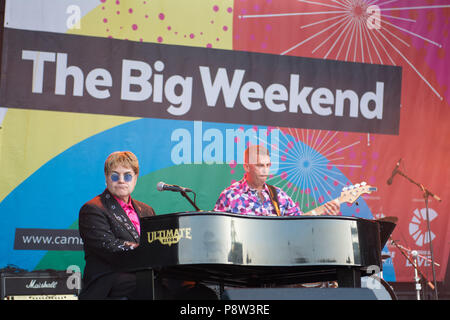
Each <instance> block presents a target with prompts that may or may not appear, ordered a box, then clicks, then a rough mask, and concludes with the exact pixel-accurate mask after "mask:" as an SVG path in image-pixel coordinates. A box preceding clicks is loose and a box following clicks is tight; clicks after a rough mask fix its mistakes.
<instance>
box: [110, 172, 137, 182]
mask: <svg viewBox="0 0 450 320" xmlns="http://www.w3.org/2000/svg"><path fill="white" fill-rule="evenodd" d="M120 176H121V175H120V174H118V173H116V172H114V173H112V174H111V181H113V182H117V181H119V180H120ZM131 180H133V175H132V174H131V173H125V174H124V175H123V181H125V182H131Z"/></svg>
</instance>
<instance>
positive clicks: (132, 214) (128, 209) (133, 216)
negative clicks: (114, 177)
mask: <svg viewBox="0 0 450 320" xmlns="http://www.w3.org/2000/svg"><path fill="white" fill-rule="evenodd" d="M114 198H115V199H116V200H117V202H118V203H119V204H120V206H121V207H122V209H123V211H125V213H126V214H127V216H128V218H130V220H131V222H132V223H133V225H134V227H135V228H136V231H137V232H138V233H139V235H141V225H140V223H139V217H138V215H137V213H136V210H134V208H133V205H132V204H131V197H129V198H128V203H125V202H123V201H122V200H121V199H119V198H117V197H116V196H114Z"/></svg>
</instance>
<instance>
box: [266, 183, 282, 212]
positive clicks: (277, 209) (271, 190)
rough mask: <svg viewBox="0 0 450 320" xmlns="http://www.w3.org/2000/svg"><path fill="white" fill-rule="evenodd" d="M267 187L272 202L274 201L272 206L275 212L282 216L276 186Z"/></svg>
mask: <svg viewBox="0 0 450 320" xmlns="http://www.w3.org/2000/svg"><path fill="white" fill-rule="evenodd" d="M267 186H268V187H269V196H270V201H272V205H273V207H274V208H275V212H276V213H277V216H281V212H280V205H279V203H278V195H277V191H276V189H275V187H274V186H272V185H270V184H268V185H267Z"/></svg>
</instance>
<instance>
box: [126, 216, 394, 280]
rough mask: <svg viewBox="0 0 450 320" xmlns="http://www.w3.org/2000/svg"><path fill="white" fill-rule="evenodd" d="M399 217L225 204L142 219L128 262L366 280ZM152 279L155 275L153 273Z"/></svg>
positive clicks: (204, 275) (162, 268) (187, 276)
mask: <svg viewBox="0 0 450 320" xmlns="http://www.w3.org/2000/svg"><path fill="white" fill-rule="evenodd" d="M394 228H395V223H392V222H389V221H380V220H367V219H362V218H355V217H345V216H296V217H266V216H264V217H263V216H244V215H236V214H229V213H224V212H185V213H172V214H164V215H159V216H155V217H150V218H144V219H142V220H141V230H142V231H141V240H140V245H139V247H138V248H137V249H135V250H134V251H133V252H132V253H130V254H129V255H128V257H127V258H126V259H124V260H123V261H124V262H123V263H124V267H126V268H127V269H133V270H149V272H151V278H153V273H158V274H159V275H161V276H162V277H171V278H178V279H183V280H189V281H202V282H203V283H213V284H219V285H221V286H240V287H258V286H271V285H274V286H276V285H287V284H295V283H307V282H317V281H334V280H336V281H338V283H339V286H340V287H360V286H361V277H362V276H367V275H371V274H373V273H374V272H378V271H381V268H382V260H381V249H382V248H383V247H384V245H385V243H386V241H387V239H388V238H389V236H390V234H391V233H392V231H393V229H394ZM148 284H149V285H152V280H149V282H148Z"/></svg>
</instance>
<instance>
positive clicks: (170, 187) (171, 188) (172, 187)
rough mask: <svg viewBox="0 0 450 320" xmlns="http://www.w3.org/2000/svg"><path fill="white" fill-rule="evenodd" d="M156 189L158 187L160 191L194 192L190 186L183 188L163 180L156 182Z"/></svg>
mask: <svg viewBox="0 0 450 320" xmlns="http://www.w3.org/2000/svg"><path fill="white" fill-rule="evenodd" d="M156 189H158V191H173V192H192V190H191V189H189V188H183V187H180V186H177V185H172V184H167V183H164V182H162V181H161V182H158V183H157V184H156Z"/></svg>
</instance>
